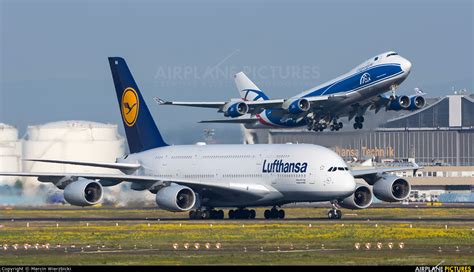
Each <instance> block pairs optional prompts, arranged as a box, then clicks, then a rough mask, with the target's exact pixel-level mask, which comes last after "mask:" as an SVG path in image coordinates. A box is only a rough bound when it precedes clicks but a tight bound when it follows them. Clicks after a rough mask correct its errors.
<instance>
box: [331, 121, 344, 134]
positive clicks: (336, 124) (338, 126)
mask: <svg viewBox="0 0 474 272" xmlns="http://www.w3.org/2000/svg"><path fill="white" fill-rule="evenodd" d="M341 128H342V122H337V119H334V121H333V123H332V125H331V126H330V129H331V131H338V130H339V129H341Z"/></svg>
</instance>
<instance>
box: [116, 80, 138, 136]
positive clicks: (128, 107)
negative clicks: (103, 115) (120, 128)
mask: <svg viewBox="0 0 474 272" xmlns="http://www.w3.org/2000/svg"><path fill="white" fill-rule="evenodd" d="M121 107H122V118H123V121H124V122H125V124H127V126H129V127H131V126H133V125H134V124H135V122H136V121H137V117H138V109H139V107H140V102H139V100H138V94H137V92H136V91H135V90H134V89H133V88H127V89H125V91H123V95H122V105H121Z"/></svg>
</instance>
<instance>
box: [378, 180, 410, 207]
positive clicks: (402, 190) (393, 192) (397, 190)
mask: <svg viewBox="0 0 474 272" xmlns="http://www.w3.org/2000/svg"><path fill="white" fill-rule="evenodd" d="M373 190H374V195H375V196H376V197H377V198H378V199H380V200H383V201H387V202H396V201H401V200H404V199H405V198H407V197H408V196H409V195H410V190H411V186H410V183H409V182H408V181H406V180H404V179H402V178H399V177H397V176H394V175H384V176H382V178H380V179H379V180H377V181H376V182H375V184H374V187H373Z"/></svg>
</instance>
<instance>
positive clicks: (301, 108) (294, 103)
mask: <svg viewBox="0 0 474 272" xmlns="http://www.w3.org/2000/svg"><path fill="white" fill-rule="evenodd" d="M282 107H283V108H284V109H285V110H287V111H288V112H289V113H291V114H299V113H303V112H306V111H308V110H309V109H310V107H311V103H309V101H308V100H307V99H305V98H299V99H293V100H286V101H285V102H284V103H283V105H282Z"/></svg>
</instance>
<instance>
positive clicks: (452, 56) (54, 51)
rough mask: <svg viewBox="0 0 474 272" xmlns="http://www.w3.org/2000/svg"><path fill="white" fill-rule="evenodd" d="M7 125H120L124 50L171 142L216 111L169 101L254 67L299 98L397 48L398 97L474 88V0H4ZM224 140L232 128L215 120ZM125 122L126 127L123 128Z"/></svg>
mask: <svg viewBox="0 0 474 272" xmlns="http://www.w3.org/2000/svg"><path fill="white" fill-rule="evenodd" d="M0 9H1V13H0V16H1V22H0V30H1V36H0V47H1V51H0V52H1V55H0V64H1V66H0V69H1V70H0V80H1V86H0V122H3V123H8V124H12V125H15V126H17V127H19V128H20V131H21V132H22V133H23V132H24V131H25V128H26V126H27V125H28V124H41V123H45V122H51V121H58V120H67V119H76V120H92V121H98V122H106V123H117V124H120V127H122V125H121V120H120V115H119V111H118V105H117V100H116V97H115V91H114V87H113V82H112V79H111V75H110V70H109V67H108V62H107V57H108V56H122V57H124V58H125V59H126V60H127V62H128V64H129V67H130V68H131V70H132V73H133V74H134V76H135V79H136V80H137V83H138V85H139V87H140V89H141V91H142V93H143V95H144V97H145V99H146V100H147V103H148V106H149V108H150V110H151V112H152V114H153V115H154V117H155V121H157V123H158V126H159V128H160V129H161V130H162V132H163V134H164V137H165V138H166V139H167V140H168V141H169V142H172V143H176V144H177V143H193V142H195V141H197V140H201V139H202V130H203V129H204V128H208V127H211V126H209V125H202V124H197V123H196V122H197V121H199V120H202V119H209V118H219V117H222V116H221V115H219V114H217V113H216V112H215V111H213V110H207V109H191V108H178V107H176V108H173V107H163V106H162V107H159V106H157V105H155V104H154V103H153V100H152V99H153V97H154V96H160V97H163V98H166V99H170V100H190V101H195V100H226V99H228V98H229V97H236V96H237V95H238V94H237V91H236V89H235V86H234V84H233V79H232V74H233V73H234V72H238V71H240V70H246V71H249V74H250V76H251V77H252V79H253V80H254V81H255V82H256V83H257V85H259V87H260V88H262V89H263V90H265V91H266V92H267V94H268V95H269V96H270V97H275V98H281V97H286V96H292V95H294V94H296V93H298V92H300V91H303V90H306V89H308V88H310V87H312V86H315V85H317V84H319V83H322V82H324V81H326V80H330V79H331V78H333V77H336V76H338V75H340V74H342V73H345V72H347V71H348V70H349V69H351V68H352V67H353V66H355V65H357V64H359V63H360V62H362V61H363V60H365V59H368V58H370V57H372V56H373V55H376V54H378V53H381V52H384V51H389V50H395V51H397V52H399V53H400V54H401V55H402V56H404V57H406V58H408V59H409V60H410V61H411V62H412V63H413V67H412V72H411V74H410V76H409V78H408V79H407V80H406V81H405V82H404V83H403V84H402V86H401V87H400V92H402V93H411V92H412V90H413V88H415V87H420V88H422V89H423V90H425V91H426V92H428V93H429V94H430V95H431V96H441V95H445V94H449V93H450V92H451V88H452V87H454V88H456V89H459V88H467V89H468V90H471V91H472V90H473V89H474V88H473V85H474V84H473V74H474V73H473V63H474V57H473V49H472V48H473V25H474V22H473V2H472V1H407V0H404V1H393V2H392V1H387V2H384V1H357V2H356V3H355V2H353V1H199V2H198V1H105V0H100V1H6V0H1V1H0ZM212 127H214V128H215V129H216V137H218V139H219V141H220V142H238V141H239V139H240V132H239V128H238V127H237V126H232V125H216V126H212ZM121 129H122V128H121Z"/></svg>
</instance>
